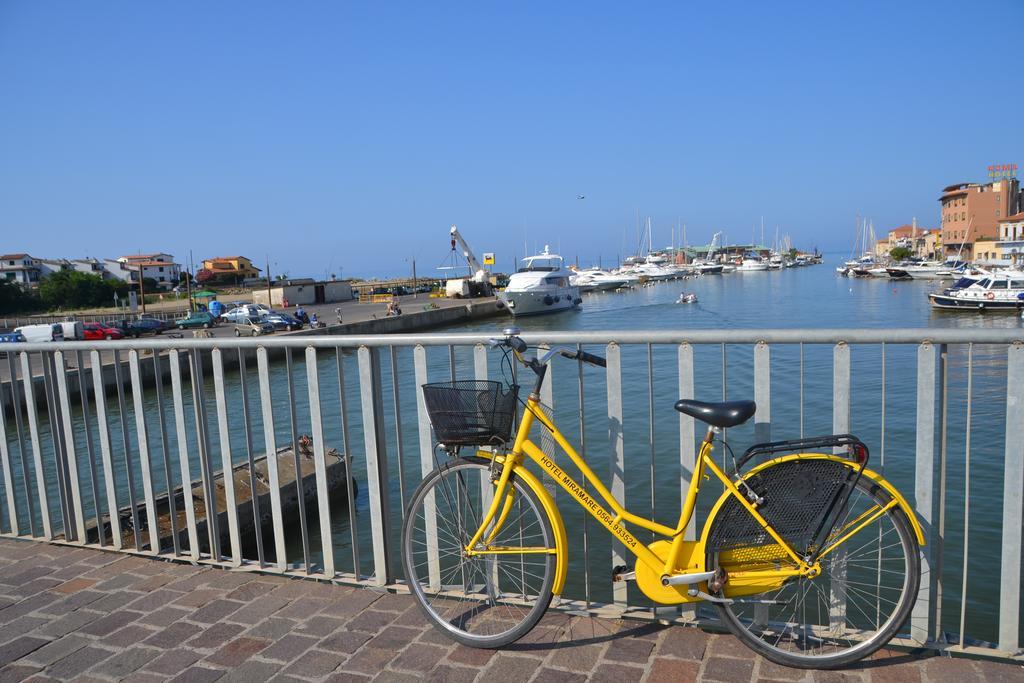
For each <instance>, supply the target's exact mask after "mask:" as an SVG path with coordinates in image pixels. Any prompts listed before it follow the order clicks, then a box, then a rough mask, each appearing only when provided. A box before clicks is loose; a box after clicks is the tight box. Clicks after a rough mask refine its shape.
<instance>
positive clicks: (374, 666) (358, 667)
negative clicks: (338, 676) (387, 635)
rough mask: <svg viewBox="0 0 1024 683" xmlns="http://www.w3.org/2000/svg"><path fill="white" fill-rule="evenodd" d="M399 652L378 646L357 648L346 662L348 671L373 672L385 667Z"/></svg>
mask: <svg viewBox="0 0 1024 683" xmlns="http://www.w3.org/2000/svg"><path fill="white" fill-rule="evenodd" d="M396 655H398V653H397V652H395V651H394V650H383V649H381V648H377V647H364V648H362V649H361V650H357V651H356V653H355V654H354V655H352V656H351V657H349V658H348V660H347V661H346V662H345V670H346V671H358V672H359V673H365V674H373V673H376V672H377V671H380V670H381V669H383V668H384V667H385V666H386V665H387V664H388V663H389V662H391V660H393V659H394V658H395V657H396Z"/></svg>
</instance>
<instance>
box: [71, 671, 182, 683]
mask: <svg viewBox="0 0 1024 683" xmlns="http://www.w3.org/2000/svg"><path fill="white" fill-rule="evenodd" d="M166 680H167V676H161V675H160V674H154V673H149V672H148V671H133V672H131V673H130V674H128V675H127V676H125V677H124V678H122V679H121V681H123V683H164V681H166ZM75 683H82V680H81V678H76V679H75ZM96 683H103V682H102V681H101V680H100V679H98V678H97V679H96Z"/></svg>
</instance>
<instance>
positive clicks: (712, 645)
mask: <svg viewBox="0 0 1024 683" xmlns="http://www.w3.org/2000/svg"><path fill="white" fill-rule="evenodd" d="M707 656H708V657H732V658H733V659H755V658H756V657H757V655H756V654H755V653H754V651H753V650H751V649H750V648H749V647H747V646H745V645H744V644H743V643H741V642H739V641H738V640H736V639H735V638H733V637H732V636H722V635H714V636H711V637H710V639H709V640H708V651H707Z"/></svg>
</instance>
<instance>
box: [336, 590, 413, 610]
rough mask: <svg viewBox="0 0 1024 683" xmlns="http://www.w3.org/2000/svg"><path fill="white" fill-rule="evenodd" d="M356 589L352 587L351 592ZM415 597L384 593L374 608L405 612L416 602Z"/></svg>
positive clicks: (374, 604) (375, 601)
mask: <svg viewBox="0 0 1024 683" xmlns="http://www.w3.org/2000/svg"><path fill="white" fill-rule="evenodd" d="M352 591H354V589H350V593H349V594H351V592H352ZM414 602H415V601H414V600H413V597H412V596H411V595H398V594H397V593H384V594H383V595H381V596H380V597H379V598H377V599H376V600H374V602H373V609H375V610H383V611H385V612H404V611H405V610H407V609H409V607H410V606H411V605H413V604H414Z"/></svg>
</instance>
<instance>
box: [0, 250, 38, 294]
mask: <svg viewBox="0 0 1024 683" xmlns="http://www.w3.org/2000/svg"><path fill="white" fill-rule="evenodd" d="M42 275H43V273H42V268H41V264H40V259H37V258H35V257H33V256H29V255H28V254H3V255H0V279H3V280H7V281H8V282H17V283H18V284H19V285H32V286H34V285H36V284H38V283H39V278H41V277H42Z"/></svg>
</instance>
